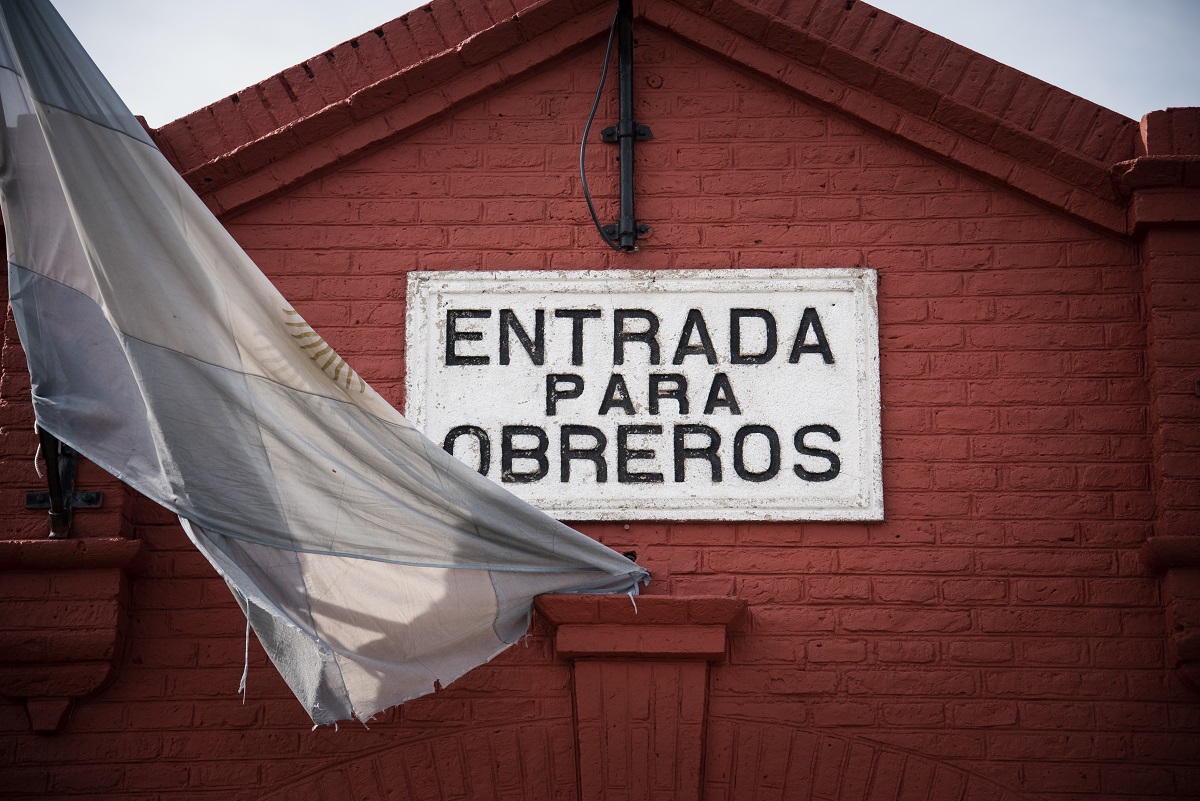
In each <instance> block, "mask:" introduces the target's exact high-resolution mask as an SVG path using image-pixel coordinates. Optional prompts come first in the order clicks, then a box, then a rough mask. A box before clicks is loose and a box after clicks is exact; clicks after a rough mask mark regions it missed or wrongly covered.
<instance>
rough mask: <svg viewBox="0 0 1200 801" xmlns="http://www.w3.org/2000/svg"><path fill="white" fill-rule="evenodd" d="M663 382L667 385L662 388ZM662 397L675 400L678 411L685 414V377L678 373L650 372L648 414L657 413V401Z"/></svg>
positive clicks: (686, 400) (686, 401) (686, 411)
mask: <svg viewBox="0 0 1200 801" xmlns="http://www.w3.org/2000/svg"><path fill="white" fill-rule="evenodd" d="M664 384H667V385H668V386H666V387H665V388H664V387H663V385H664ZM672 385H673V386H672ZM662 398H670V399H671V400H673V401H675V403H677V404H678V405H679V413H680V414H687V413H688V399H687V379H686V378H684V377H683V375H682V374H680V373H651V374H650V414H658V402H659V400H661V399H662Z"/></svg>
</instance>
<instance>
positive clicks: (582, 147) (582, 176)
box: [579, 7, 621, 252]
mask: <svg viewBox="0 0 1200 801" xmlns="http://www.w3.org/2000/svg"><path fill="white" fill-rule="evenodd" d="M620 15H621V11H620V8H619V7H618V9H617V13H616V14H614V15H613V21H612V27H611V28H609V30H608V44H607V45H606V46H605V48H604V66H603V68H602V69H601V70H600V85H599V86H597V87H596V99H595V101H593V103H592V111H591V113H590V114H588V118H587V124H586V125H584V126H583V141H582V142H580V143H579V180H580V181H582V183H583V199H584V200H586V201H587V207H588V212H590V213H591V215H592V223H593V224H594V225H595V226H596V230H597V231H599V232H600V238H601V239H603V240H604V242H605V244H607V245H608V246H609V247H610V248H612V249H613V250H615V251H618V252H620V251H621V246H620V245H618V244H617V243H616V242H614V241H613V240H612V238H611V237H609V235H608V234H606V233H604V227H603V226H602V225H600V218H599V217H597V216H596V207H595V206H594V205H593V204H592V195H591V193H590V192H588V184H587V169H586V168H585V167H584V162H583V160H584V156H585V155H586V154H587V140H588V134H589V133H590V132H591V130H592V122H593V121H594V120H595V119H596V110H597V109H598V108H600V97H601V95H602V94H603V92H604V81H605V80H606V79H607V78H608V60H609V57H610V56H611V55H612V43H613V37H614V36H615V35H616V33H617V19H618V18H619V17H620Z"/></svg>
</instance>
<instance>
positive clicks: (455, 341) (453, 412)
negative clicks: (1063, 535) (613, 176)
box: [406, 269, 883, 520]
mask: <svg viewBox="0 0 1200 801" xmlns="http://www.w3.org/2000/svg"><path fill="white" fill-rule="evenodd" d="M875 286H876V278H875V272H874V271H873V270H868V269H828V270H801V269H796V270H753V271H751V270H719V271H717V270H713V271H672V272H633V271H609V272H496V273H477V272H454V273H438V272H417V273H411V274H410V275H409V285H408V318H407V339H408V352H407V377H408V386H407V410H406V415H407V416H408V418H409V420H410V421H412V423H413V424H414V425H416V426H417V427H418V428H420V429H421V430H422V431H424V432H425V434H426V435H428V436H429V437H430V438H431V439H433V440H434V441H435V442H438V443H442V444H443V447H445V448H446V450H448V451H450V452H451V453H453V454H454V455H455V456H456V457H458V458H459V459H461V460H462V461H464V462H465V463H467V464H469V465H471V466H472V467H475V468H477V469H478V470H479V471H480V472H481V473H483V474H484V475H486V476H488V477H489V478H491V479H493V480H495V481H498V482H500V483H502V484H503V485H504V486H505V487H506V488H508V489H509V490H511V491H512V492H513V493H515V494H516V495H518V496H520V497H521V498H523V499H525V500H526V501H528V502H529V503H531V504H533V505H534V506H537V507H538V508H540V509H543V510H545V511H546V512H548V513H550V514H552V515H554V516H556V517H559V518H561V519H565V520H651V519H657V520H881V519H882V518H883V486H882V479H881V458H880V437H879V333H878V312H877V308H876V295H875Z"/></svg>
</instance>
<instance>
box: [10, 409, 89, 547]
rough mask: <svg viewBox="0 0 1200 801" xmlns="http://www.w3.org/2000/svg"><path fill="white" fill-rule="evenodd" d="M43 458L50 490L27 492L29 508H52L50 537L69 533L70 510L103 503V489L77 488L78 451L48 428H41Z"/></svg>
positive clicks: (26, 503) (26, 506) (64, 536)
mask: <svg viewBox="0 0 1200 801" xmlns="http://www.w3.org/2000/svg"><path fill="white" fill-rule="evenodd" d="M38 437H39V439H40V440H41V443H42V458H43V459H44V460H45V462H46V485H47V487H48V490H49V491H48V492H27V493H25V508H26V509H49V510H50V538H51V539H66V538H67V537H68V536H70V529H71V512H72V511H73V510H75V509H94V508H97V507H99V506H101V505H103V503H104V493H102V492H75V491H74V490H75V466H76V464H75V463H76V454H75V451H73V450H72V449H71V448H69V447H68V446H66V445H64V444H63V443H62V442H60V441H59V439H58V437H56V436H54V435H53V434H51V433H50V432H49V431H44V430H42V429H40V428H39V429H38Z"/></svg>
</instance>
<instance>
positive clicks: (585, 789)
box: [536, 595, 746, 801]
mask: <svg viewBox="0 0 1200 801" xmlns="http://www.w3.org/2000/svg"><path fill="white" fill-rule="evenodd" d="M745 606H746V602H745V601H743V600H741V599H739V598H725V597H721V598H675V597H665V596H643V597H640V598H638V599H637V605H636V607H635V606H634V603H633V601H632V599H630V598H627V597H625V596H593V595H545V596H541V597H540V598H538V599H537V601H536V607H537V610H538V612H539V613H540V614H541V615H542V616H543V617H544V618H545V619H546V620H548V621H549V622H550V623H551V624H552V625H553V626H554V627H555V636H554V644H555V651H556V652H557V654H558V655H559V656H560V657H562V658H564V659H569V660H571V662H572V665H573V673H574V682H573V692H574V703H575V723H576V735H575V747H576V758H577V761H578V765H579V793H580V798H582V799H584V801H598V800H599V799H609V798H613V799H615V798H621V799H628V801H636V800H637V799H673V800H674V801H698V799H699V798H700V794H701V787H702V783H701V782H702V776H703V754H704V733H705V726H706V720H707V706H708V664H709V663H710V662H719V661H721V660H723V659H724V658H725V648H726V636H725V635H726V629H727V628H728V626H729V625H730V623H731V622H733V620H734V619H735V618H736V617H737V616H738V614H739V613H740V612H741V611H742V610H743V609H744V608H745Z"/></svg>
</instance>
